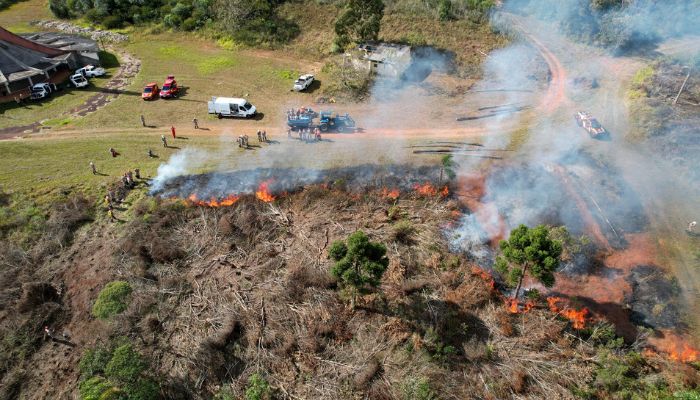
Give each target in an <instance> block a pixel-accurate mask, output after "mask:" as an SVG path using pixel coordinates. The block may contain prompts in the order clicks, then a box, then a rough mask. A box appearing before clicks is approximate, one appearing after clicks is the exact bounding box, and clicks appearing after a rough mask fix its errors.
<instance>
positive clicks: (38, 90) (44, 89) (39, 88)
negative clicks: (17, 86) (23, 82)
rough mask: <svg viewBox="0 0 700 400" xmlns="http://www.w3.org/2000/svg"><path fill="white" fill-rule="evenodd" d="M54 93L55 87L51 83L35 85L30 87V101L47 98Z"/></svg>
mask: <svg viewBox="0 0 700 400" xmlns="http://www.w3.org/2000/svg"><path fill="white" fill-rule="evenodd" d="M55 91H56V85H54V84H52V83H37V84H35V85H34V86H32V87H31V98H32V100H39V99H44V98H47V97H49V96H50V95H51V93H53V92H55Z"/></svg>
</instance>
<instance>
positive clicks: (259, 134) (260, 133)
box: [258, 130, 263, 142]
mask: <svg viewBox="0 0 700 400" xmlns="http://www.w3.org/2000/svg"><path fill="white" fill-rule="evenodd" d="M262 141H263V140H262V132H261V131H259V130H258V142H262Z"/></svg>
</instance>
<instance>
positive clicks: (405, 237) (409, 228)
mask: <svg viewBox="0 0 700 400" xmlns="http://www.w3.org/2000/svg"><path fill="white" fill-rule="evenodd" d="M415 234H416V228H415V227H414V226H413V224H412V223H411V222H410V221H406V220H404V221H401V222H398V223H397V224H396V225H394V232H393V238H394V240H395V241H397V242H399V243H403V244H411V243H413V236H414V235H415Z"/></svg>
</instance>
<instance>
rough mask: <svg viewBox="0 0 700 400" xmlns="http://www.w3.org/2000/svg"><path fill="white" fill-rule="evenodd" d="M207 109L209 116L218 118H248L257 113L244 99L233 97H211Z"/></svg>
mask: <svg viewBox="0 0 700 400" xmlns="http://www.w3.org/2000/svg"><path fill="white" fill-rule="evenodd" d="M207 107H208V110H209V114H216V115H217V116H218V117H219V118H223V117H243V118H250V117H253V116H255V114H256V113H257V110H256V109H255V106H254V105H252V104H250V103H249V102H248V101H247V100H246V99H240V98H234V97H212V98H211V101H209V103H208V104H207Z"/></svg>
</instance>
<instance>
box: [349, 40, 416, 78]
mask: <svg viewBox="0 0 700 400" xmlns="http://www.w3.org/2000/svg"><path fill="white" fill-rule="evenodd" d="M359 49H360V50H361V51H362V52H363V53H364V54H363V56H362V59H363V60H365V61H366V62H367V67H368V68H369V70H370V71H372V72H376V73H378V74H381V75H388V76H393V77H399V76H401V74H403V72H404V71H406V69H408V68H409V67H410V65H411V61H412V59H411V47H410V46H406V45H402V44H393V43H378V44H363V45H360V46H359Z"/></svg>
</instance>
